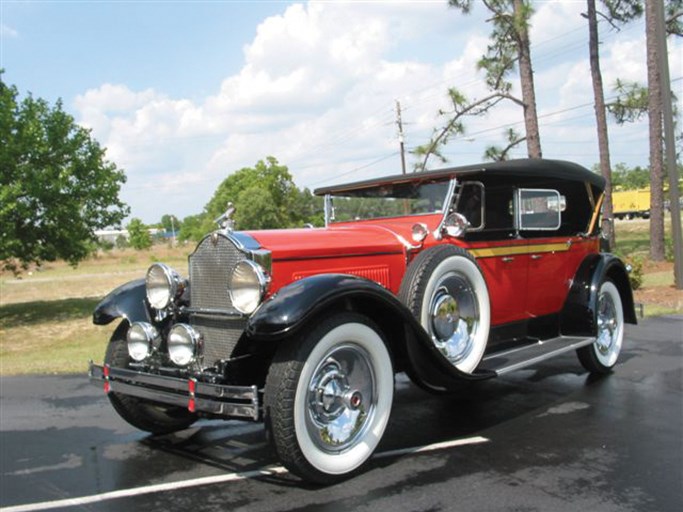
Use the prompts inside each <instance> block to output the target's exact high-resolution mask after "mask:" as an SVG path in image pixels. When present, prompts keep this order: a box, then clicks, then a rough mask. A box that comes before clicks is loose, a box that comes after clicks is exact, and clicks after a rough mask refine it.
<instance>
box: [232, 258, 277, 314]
mask: <svg viewBox="0 0 683 512" xmlns="http://www.w3.org/2000/svg"><path fill="white" fill-rule="evenodd" d="M267 286H268V277H267V276H266V273H265V271H264V270H263V268H261V266H260V265H258V264H257V263H254V262H253V261H251V260H242V261H240V262H239V263H238V264H237V265H235V268H234V269H233V271H232V275H231V276H230V282H229V283H228V290H229V293H230V300H232V305H233V306H234V307H235V309H237V311H239V312H240V313H243V314H245V315H249V314H251V313H253V312H254V311H255V310H256V308H257V307H258V306H259V304H260V303H261V299H262V298H263V294H264V293H266V287H267Z"/></svg>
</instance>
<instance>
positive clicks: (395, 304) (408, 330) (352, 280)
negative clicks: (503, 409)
mask: <svg viewBox="0 0 683 512" xmlns="http://www.w3.org/2000/svg"><path fill="white" fill-rule="evenodd" d="M348 310H352V311H358V312H360V313H364V314H366V315H368V316H369V317H370V318H371V319H372V320H373V321H375V322H376V323H377V324H378V325H380V327H382V328H383V330H384V331H385V335H386V337H387V341H388V342H389V345H390V346H391V347H390V348H391V349H392V353H393V354H394V356H395V357H396V356H397V355H398V356H401V357H404V358H405V359H406V361H405V363H406V364H407V365H408V368H407V371H409V372H411V377H414V378H418V379H419V381H420V383H421V384H423V385H424V387H426V388H427V389H432V390H434V391H443V390H446V389H448V388H449V387H451V386H453V385H455V384H456V381H462V380H481V379H486V378H489V377H493V376H495V374H494V373H493V372H488V371H481V372H475V373H473V374H469V373H464V372H461V371H460V370H458V369H457V368H455V367H454V366H453V365H451V364H450V363H449V362H448V361H447V360H446V359H445V358H444V357H443V356H442V355H441V354H440V353H439V351H438V350H437V348H436V347H435V346H434V344H433V343H432V341H431V339H430V337H429V335H428V334H427V333H426V332H425V330H424V329H423V327H422V325H420V323H419V322H418V321H417V319H416V318H415V317H414V316H413V314H412V313H411V312H410V310H409V309H408V308H406V307H405V306H404V305H403V303H401V302H400V301H399V300H398V298H396V296H395V295H393V294H392V293H391V292H390V291H388V290H387V289H386V288H384V287H382V286H381V285H379V284H377V283H375V282H374V281H370V280H368V279H364V278H361V277H357V276H352V275H346V274H320V275H316V276H312V277H307V278H304V279H301V280H298V281H294V282H293V283H290V284H288V285H287V286H284V287H283V288H281V289H280V290H279V291H278V292H277V293H276V294H274V295H273V296H271V297H270V298H269V299H268V300H267V301H266V302H264V303H263V304H262V305H261V306H260V307H259V308H258V309H257V310H256V311H255V312H254V314H253V315H252V316H251V317H250V318H249V319H248V321H247V327H246V332H247V335H248V336H249V337H250V338H252V339H257V340H261V341H269V340H279V339H283V338H286V337H289V336H291V335H294V334H296V333H297V332H298V331H299V330H301V329H302V328H304V327H305V326H306V325H307V324H308V323H309V322H310V321H312V320H314V319H315V318H316V317H320V316H321V315H325V314H329V313H330V311H348Z"/></svg>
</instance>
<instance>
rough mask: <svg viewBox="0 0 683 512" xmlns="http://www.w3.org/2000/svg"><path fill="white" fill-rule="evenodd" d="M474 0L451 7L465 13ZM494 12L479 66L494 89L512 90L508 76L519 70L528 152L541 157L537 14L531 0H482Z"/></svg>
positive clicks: (460, 0) (455, 0) (451, 2)
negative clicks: (533, 34)
mask: <svg viewBox="0 0 683 512" xmlns="http://www.w3.org/2000/svg"><path fill="white" fill-rule="evenodd" d="M474 3H475V2H474V1H473V0H448V4H449V5H450V6H451V7H455V8H456V9H459V10H460V12H462V13H463V14H469V12H470V11H471V10H472V7H473V4H474ZM481 3H482V4H483V5H484V6H485V7H486V8H487V9H488V10H489V12H490V13H491V18H490V19H489V20H488V22H490V23H491V24H492V27H493V29H492V31H491V35H490V44H489V46H488V48H487V50H486V54H485V55H484V56H483V57H482V58H481V60H480V61H479V64H478V66H479V68H480V69H482V70H484V71H485V73H486V83H487V85H488V86H489V88H490V89H491V90H492V91H495V92H498V93H501V94H507V95H509V94H510V91H511V90H512V84H511V83H510V82H509V81H508V76H509V75H510V74H511V73H512V72H513V71H514V70H515V69H518V70H519V83H520V89H521V92H522V98H521V100H519V99H518V100H517V102H518V103H519V104H521V105H522V107H523V109H524V126H525V131H526V136H525V139H524V140H526V144H527V153H528V154H529V158H541V157H542V152H541V136H540V131H539V129H538V113H537V110H536V89H535V86H534V72H533V66H532V62H531V41H530V39H529V19H530V18H531V15H532V14H533V9H532V7H531V2H530V1H529V0H481Z"/></svg>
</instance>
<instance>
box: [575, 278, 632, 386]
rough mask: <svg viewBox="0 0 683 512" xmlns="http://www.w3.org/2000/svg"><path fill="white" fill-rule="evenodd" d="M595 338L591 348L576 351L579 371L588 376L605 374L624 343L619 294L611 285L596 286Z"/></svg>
mask: <svg viewBox="0 0 683 512" xmlns="http://www.w3.org/2000/svg"><path fill="white" fill-rule="evenodd" d="M596 322H597V326H598V332H597V338H596V340H595V342H594V343H593V344H592V345H588V346H586V347H582V348H580V349H578V350H577V351H576V353H577V355H578V356H579V361H580V362H581V364H582V365H583V367H584V368H585V369H586V370H588V371H589V372H591V373H601V374H604V373H609V372H610V371H612V368H613V367H614V365H615V364H616V363H617V359H618V357H619V353H620V352H621V346H622V344H623V341H624V309H623V307H622V303H621V296H620V295H619V290H618V289H617V287H616V286H615V284H614V283H613V282H612V281H609V280H607V281H605V282H604V283H602V285H601V286H600V293H599V295H598V310H597V313H596Z"/></svg>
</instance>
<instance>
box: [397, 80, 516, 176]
mask: <svg viewBox="0 0 683 512" xmlns="http://www.w3.org/2000/svg"><path fill="white" fill-rule="evenodd" d="M448 98H449V99H450V101H451V106H452V108H451V109H449V110H439V117H442V118H444V119H445V123H444V125H443V126H440V127H438V128H435V129H434V130H433V132H432V137H431V139H430V140H429V142H427V143H426V144H423V145H421V146H417V147H416V148H414V149H412V150H411V151H410V152H411V153H412V154H413V155H415V156H417V157H418V158H419V159H420V160H419V161H418V162H416V163H415V165H414V166H413V167H414V170H415V171H424V170H426V169H427V162H428V161H429V158H430V157H432V156H433V157H435V158H436V159H437V160H439V161H440V162H441V163H446V162H447V161H448V160H447V159H446V157H445V156H444V155H443V154H442V152H441V148H442V147H443V146H446V145H447V144H448V143H449V142H450V140H451V139H452V138H453V137H457V136H459V135H464V134H465V124H464V121H463V120H464V118H466V117H472V116H475V117H476V116H481V115H483V114H485V113H486V112H488V111H489V110H490V109H492V108H493V107H495V106H496V105H497V104H498V103H499V102H501V101H502V100H505V99H507V100H511V101H514V102H516V103H519V104H521V102H520V101H519V100H518V99H516V98H515V97H513V96H511V95H509V94H507V93H505V92H494V93H492V94H489V95H488V96H486V97H484V98H482V99H480V100H477V101H470V100H469V99H468V98H467V97H466V96H465V95H464V94H462V93H461V92H460V91H458V90H457V89H455V88H450V89H449V90H448ZM521 140H524V139H523V138H522V139H521ZM517 143H519V141H518V142H517ZM501 151H502V150H501Z"/></svg>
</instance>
